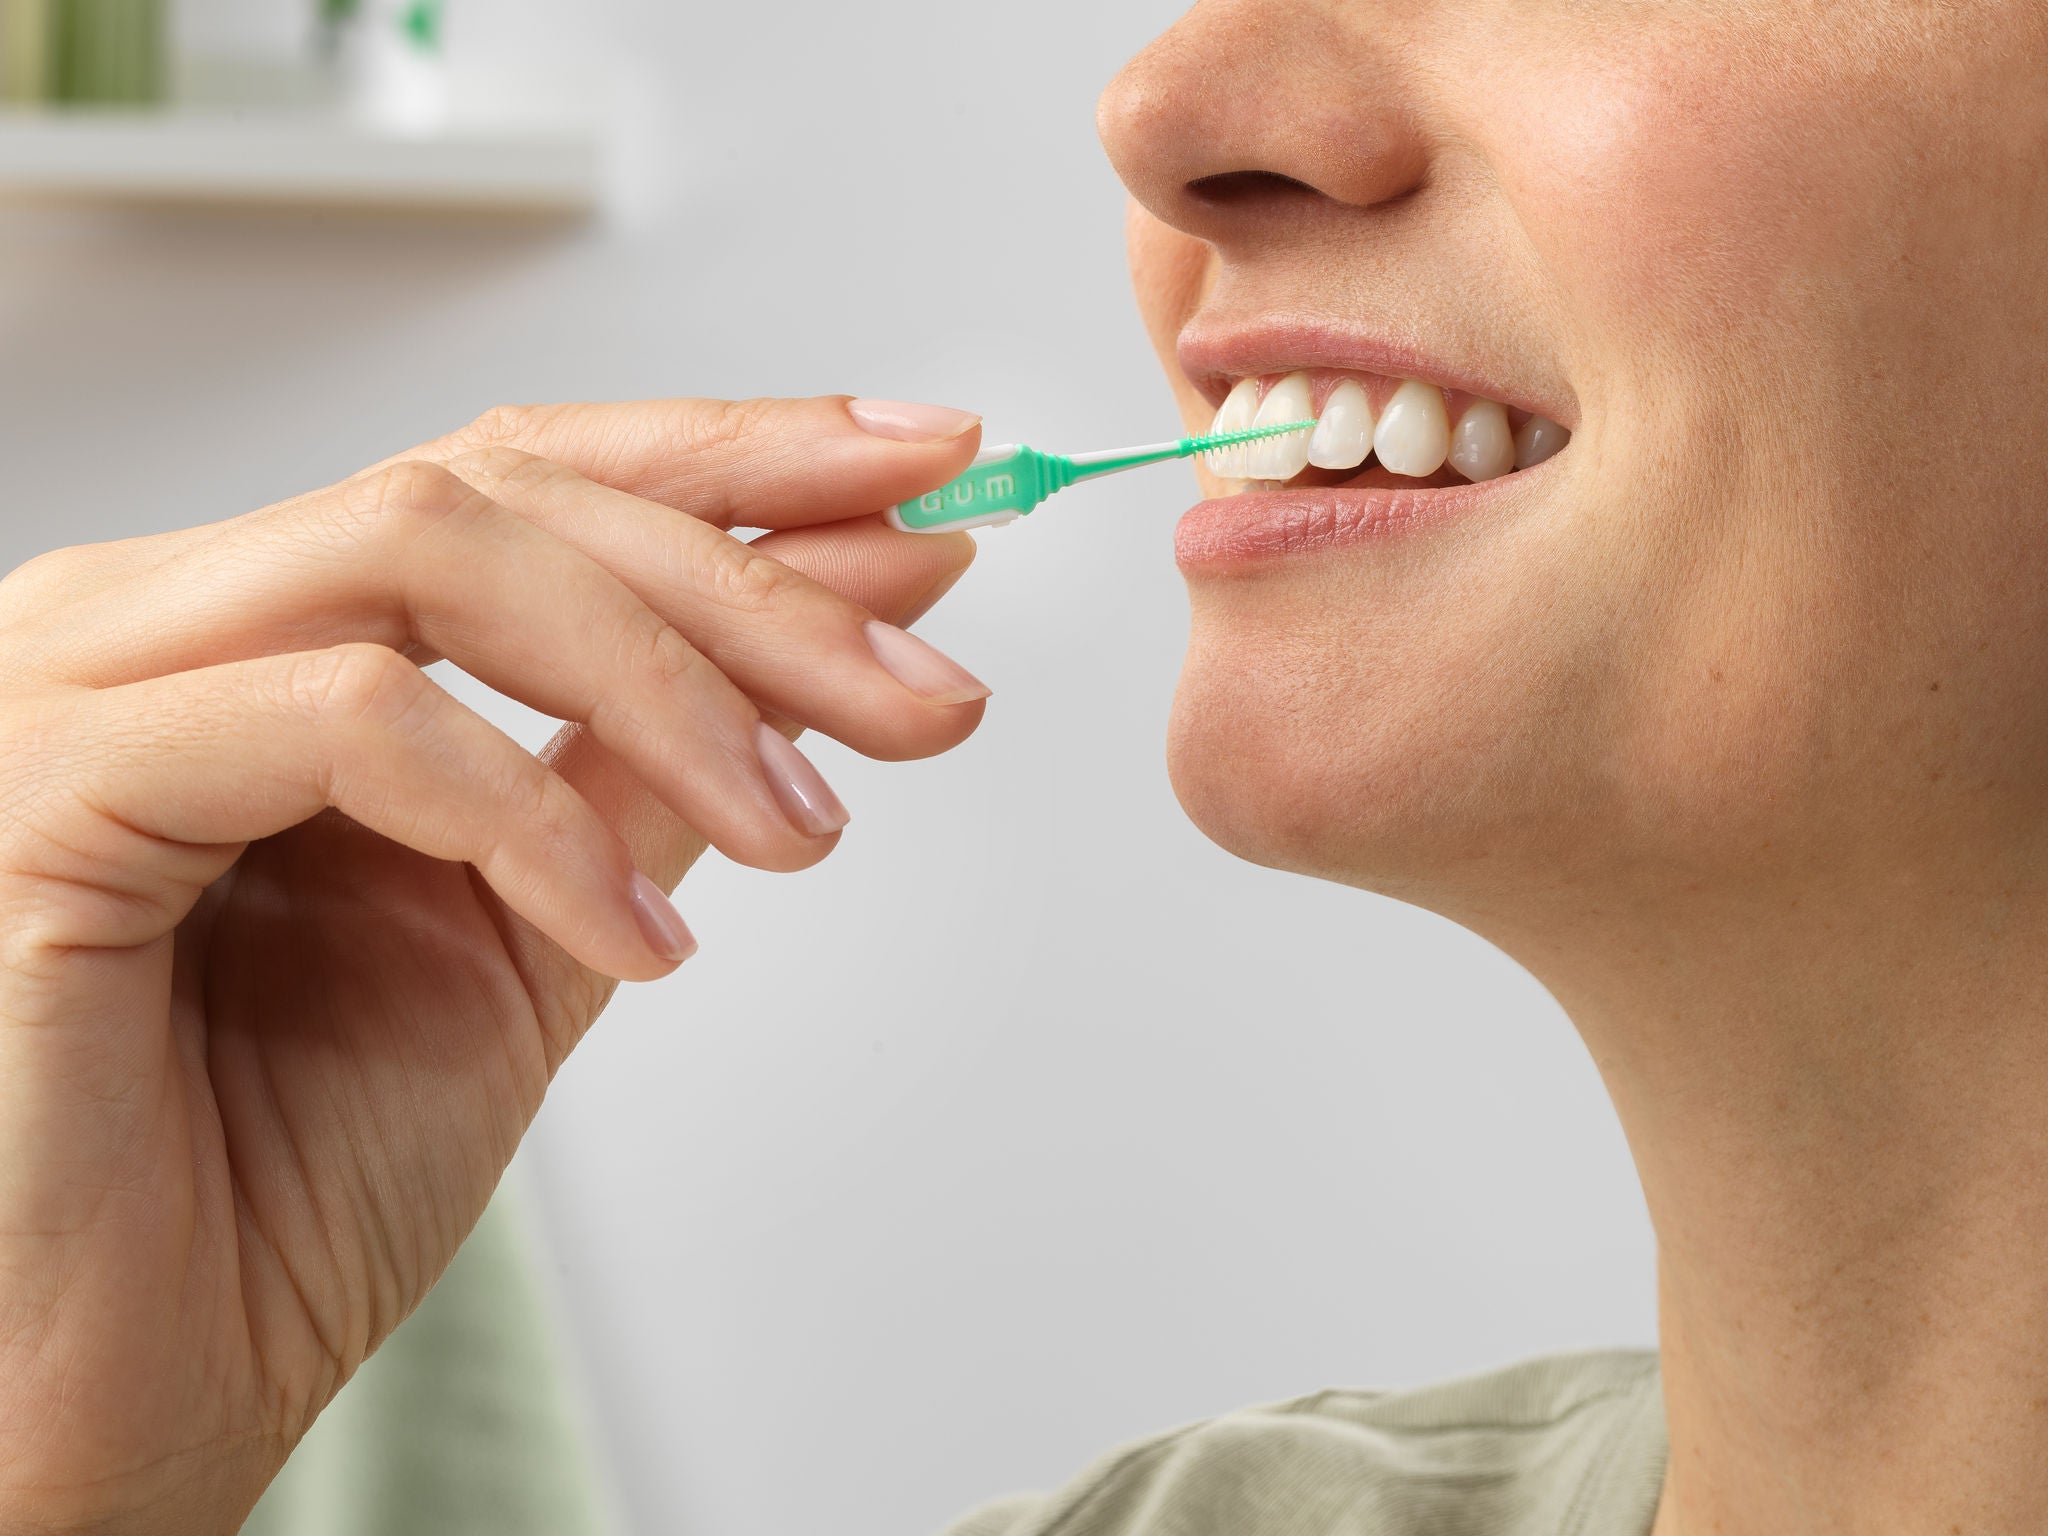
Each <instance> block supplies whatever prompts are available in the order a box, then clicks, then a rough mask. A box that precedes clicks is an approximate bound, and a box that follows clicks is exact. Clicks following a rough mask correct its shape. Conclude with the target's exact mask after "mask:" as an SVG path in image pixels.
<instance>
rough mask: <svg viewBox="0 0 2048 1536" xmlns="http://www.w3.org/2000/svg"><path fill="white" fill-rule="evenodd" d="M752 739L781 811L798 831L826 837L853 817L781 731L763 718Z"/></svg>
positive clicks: (828, 785)
mask: <svg viewBox="0 0 2048 1536" xmlns="http://www.w3.org/2000/svg"><path fill="white" fill-rule="evenodd" d="M754 741H755V745H756V750H758V751H759V752H760V754H761V771H762V772H763V773H765V774H766V775H767V776H768V787H769V788H770V789H772V790H774V791H775V798H776V799H777V800H778V801H780V802H781V804H782V813H783V814H784V815H785V816H787V817H788V818H789V819H790V821H791V822H792V823H793V824H794V825H795V826H796V827H797V829H798V830H799V831H802V832H807V833H809V834H810V835H811V836H812V837H825V836H827V835H829V834H831V833H833V832H837V831H838V830H839V829H840V828H841V827H843V826H845V825H846V824H847V823H848V822H849V821H851V820H853V815H852V813H851V812H849V811H848V810H847V809H846V807H845V806H843V805H841V804H840V803H839V797H838V796H837V795H835V794H833V793H832V786H831V785H830V784H827V783H826V782H825V780H824V776H823V775H821V774H820V773H819V772H818V770H817V769H816V768H814V767H812V766H811V760H810V759H809V758H808V757H805V756H804V755H803V753H801V752H799V751H797V749H796V744H795V743H794V742H792V741H791V740H790V739H789V738H788V737H787V736H784V735H783V734H782V732H780V731H778V730H776V729H775V728H774V727H773V726H771V725H769V724H768V723H767V722H765V721H763V722H762V723H760V724H759V725H756V726H755V727H754Z"/></svg>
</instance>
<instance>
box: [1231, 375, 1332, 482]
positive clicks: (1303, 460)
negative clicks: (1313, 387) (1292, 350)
mask: <svg viewBox="0 0 2048 1536" xmlns="http://www.w3.org/2000/svg"><path fill="white" fill-rule="evenodd" d="M1314 415H1315V410H1314V408H1313V407H1311V406H1310V404H1309V393H1308V375H1307V374H1305V373H1290V374H1289V375H1287V377H1286V378H1284V379H1282V380H1281V381H1280V382H1279V383H1278V384H1275V385H1274V386H1273V387H1272V388H1271V389H1269V390H1267V391H1266V398H1265V399H1264V400H1262V401H1260V402H1259V414H1258V415H1257V416H1255V417H1253V418H1252V425H1253V426H1255V427H1284V426H1286V425H1287V423H1288V422H1290V421H1307V420H1309V419H1310V418H1312V417H1313V416H1314ZM1244 452H1245V467H1244V474H1245V478H1247V479H1250V480H1292V479H1293V478H1294V477H1295V476H1296V475H1298V474H1300V473H1301V472H1302V471H1303V470H1304V469H1307V468H1308V434H1307V433H1306V432H1289V433H1288V434H1287V435H1286V436H1285V437H1266V438H1261V439H1260V440H1259V441H1258V442H1256V443H1246V444H1245V448H1244Z"/></svg>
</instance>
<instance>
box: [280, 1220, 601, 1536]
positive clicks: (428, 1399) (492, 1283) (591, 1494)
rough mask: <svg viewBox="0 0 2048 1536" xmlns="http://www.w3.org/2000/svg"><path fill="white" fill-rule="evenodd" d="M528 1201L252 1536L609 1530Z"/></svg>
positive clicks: (361, 1380) (402, 1344)
mask: <svg viewBox="0 0 2048 1536" xmlns="http://www.w3.org/2000/svg"><path fill="white" fill-rule="evenodd" d="M529 1264H530V1258H529V1255H528V1253H527V1250H526V1245H525V1240H524V1233H523V1231H522V1229H521V1222H520V1218H519V1216H518V1212H517V1209H516V1206H515V1205H514V1204H513V1203H512V1202H511V1201H510V1200H509V1199H508V1197H507V1196H506V1194H505V1193H504V1192H503V1191H501V1192H500V1194H499V1197H498V1199H497V1200H496V1201H494V1202H493V1203H492V1205H491V1207H490V1209H489V1210H487V1211H486V1212H485V1213H484V1218H483V1220H482V1221H481V1222H480V1223H478V1225H477V1229H476V1231H475V1232H473V1233H472V1234H471V1235H470V1239H469V1241H468V1242H467V1243H464V1244H463V1246H462V1250H461V1252H459V1253H458V1254H456V1256H455V1262H454V1263H453V1264H451V1265H450V1266H449V1268H448V1273H447V1274H446V1275H444V1276H442V1278H441V1283H440V1284H439V1285H437V1286H435V1287H434V1289H433V1290H432V1291H431V1292H430V1293H429V1294H428V1296H427V1299H426V1300H425V1301H424V1302H422V1303H421V1304H420V1307H419V1310H418V1311H416V1312H414V1313H413V1315H412V1316H411V1317H409V1318H407V1319H406V1320H405V1322H404V1323H403V1324H401V1325H400V1326H399V1329H398V1331H397V1332H396V1333H394V1334H393V1335H392V1336H391V1338H390V1339H389V1341H387V1342H386V1344H385V1345H384V1347H383V1348H382V1349H380V1350H378V1351H377V1353H376V1354H374V1355H372V1356H371V1357H370V1358H369V1360H368V1361H367V1362H366V1363H365V1364H364V1366H363V1368H362V1369H361V1370H360V1371H358V1372H357V1373H356V1375H355V1378H354V1379H353V1380H352V1381H350V1382H349V1384H348V1385H347V1386H346V1387H344V1388H342V1390H341V1392H340V1394H339V1395H338V1396H337V1397H336V1398H335V1400H334V1402H333V1403H332V1404H330V1405H329V1407H328V1409H327V1411H326V1412H325V1413H324V1414H322V1415H321V1416H320V1419H319V1421H318V1422H317V1423H315V1424H314V1426H313V1429H312V1432H311V1433H310V1434H308V1435H307V1436H306V1438H305V1440H304V1441H303V1442H301V1444H300V1445H299V1448H298V1450H297V1451H296V1452H295V1453H293V1455H292V1458H291V1460H290V1461H289V1462H288V1463H286V1465H285V1469H284V1472H283V1473H282V1474H281V1475H280V1476H279V1478H278V1480H277V1481H276V1482H275V1483H273V1484H271V1486H270V1491H269V1492H267V1493H266V1494H264V1496H263V1500H262V1502H261V1503H260V1504H258V1505H257V1506H256V1511H255V1513H254V1514H252V1515H251V1516H250V1517H249V1521H248V1523H247V1524H246V1525H244V1526H243V1527H242V1530H243V1536H600V1533H601V1532H602V1531H603V1529H604V1525H603V1521H602V1519H601V1517H600V1514H599V1511H600V1509H601V1508H602V1507H603V1506H602V1505H601V1503H600V1501H599V1498H598V1496H597V1488H596V1482H595V1479H594V1478H593V1476H592V1474H591V1469H590V1465H589V1462H588V1459H587V1457H586V1455H585V1451H584V1444H583V1432H582V1426H581V1425H579V1424H578V1423H577V1421H576V1414H575V1412H574V1411H573V1408H572V1406H571V1395H570V1393H569V1392H568V1391H567V1390H566V1387H565V1384H564V1380H563V1374H562V1370H561V1362H560V1361H559V1360H558V1359H557V1357H556V1354H555V1345H554V1339H553V1334H552V1330H551V1324H550V1320H549V1318H548V1315H547V1309H546V1307H545V1305H544V1304H543V1302H542V1299H541V1296H540V1293H539V1291H538V1289H537V1287H536V1286H535V1284H534V1280H533V1276H532V1274H531V1273H530V1271H529V1267H528V1266H529Z"/></svg>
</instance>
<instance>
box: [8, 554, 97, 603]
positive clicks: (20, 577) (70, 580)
mask: <svg viewBox="0 0 2048 1536" xmlns="http://www.w3.org/2000/svg"><path fill="white" fill-rule="evenodd" d="M96 563H97V561H96V560H95V558H94V555H93V553H92V549H91V547H90V546H87V545H80V546H75V547H73V548H70V549H53V550H51V551H50V552H49V553H48V554H43V555H37V556H36V557H35V558H34V559H33V560H29V561H26V562H24V563H23V564H21V565H18V566H16V567H15V568H14V569H13V570H11V571H9V572H8V573H7V575H6V576H5V577H0V614H4V615H6V616H8V617H10V618H12V617H17V616H20V615H23V614H27V613H29V612H32V611H34V610H36V609H38V608H40V607H43V606H46V605H48V604H51V603H56V602H60V601H62V600H63V598H64V597H65V596H66V595H67V594H68V593H70V592H72V591H74V590H75V589H76V588H77V587H78V585H79V584H80V583H81V582H82V581H84V580H85V579H86V576H87V573H88V572H89V571H90V570H91V569H92V568H93V567H94V565H95V564H96Z"/></svg>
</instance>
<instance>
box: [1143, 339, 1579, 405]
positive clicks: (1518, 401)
mask: <svg viewBox="0 0 2048 1536" xmlns="http://www.w3.org/2000/svg"><path fill="white" fill-rule="evenodd" d="M1177 351H1178V353H1179V358H1180V366H1181V371H1182V372H1183V373H1185V374H1186V375H1187V377H1188V382H1189V383H1191V384H1192V385H1194V387H1195V388H1196V389H1197V390H1199V391H1200V392H1201V393H1202V395H1203V397H1204V398H1205V399H1207V400H1208V402H1209V403H1210V404H1211V405H1217V406H1220V405H1221V404H1222V403H1223V397H1224V396H1225V395H1227V394H1229V393H1230V388H1231V386H1232V385H1233V384H1235V383H1236V382H1237V381H1238V380H1239V379H1247V378H1255V377H1259V376H1262V375H1266V374H1276V373H1292V372H1294V371H1296V370H1297V369H1312V368H1328V369H1332V370H1336V371H1339V372H1345V373H1369V374H1377V375H1380V376H1383V377H1386V378H1392V379H1420V380H1422V381H1423V382H1424V383H1427V384H1435V385H1438V386H1440V387H1442V388H1444V389H1451V390H1463V391H1465V392H1466V393H1468V394H1474V395H1478V396H1480V397H1482V398H1483V399H1487V400H1497V401H1499V402H1500V403H1501V404H1502V405H1508V406H1517V407H1519V408H1521V409H1522V410H1525V411H1529V412H1532V413H1533V414H1535V415H1538V416H1547V417H1549V418H1550V420H1552V421H1554V422H1556V423H1557V424H1558V425H1559V426H1562V427H1565V428H1568V429H1570V430H1573V431H1576V430H1577V429H1578V416H1579V413H1578V402H1577V401H1576V400H1575V399H1572V398H1570V396H1569V393H1568V392H1567V394H1566V396H1565V397H1564V398H1557V399H1551V398H1545V397H1543V396H1540V395H1536V394H1532V393H1531V392H1530V389H1529V387H1528V386H1527V385H1526V384H1520V383H1516V382H1513V381H1511V380H1509V379H1508V378H1506V377H1505V372H1504V370H1500V369H1496V368H1495V367H1493V366H1491V365H1490V363H1489V361H1488V360H1485V359H1467V360H1465V361H1462V362H1454V361H1451V360H1450V359H1448V358H1445V357H1442V356H1440V355H1438V354H1436V353H1433V352H1431V351H1429V350H1428V349H1427V348H1424V347H1422V346H1418V345H1417V344H1415V343H1414V342H1411V341H1402V340H1396V339H1394V338H1391V337H1388V336H1384V335H1374V334H1372V333H1371V332H1368V331H1366V330H1364V329H1361V328H1360V327H1358V326H1357V325H1356V324H1353V323H1347V322H1345V321H1341V320H1327V319H1322V318H1316V317H1307V316H1272V317H1266V318H1262V319H1258V320H1253V321H1224V320H1220V319H1215V320H1205V319H1204V318H1203V317H1201V316H1199V315H1198V316H1196V317H1195V318H1194V319H1193V320H1190V321H1189V322H1188V324H1187V326H1186V328H1185V329H1183V330H1182V331H1181V333H1180V340H1179V345H1178V347H1177Z"/></svg>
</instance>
